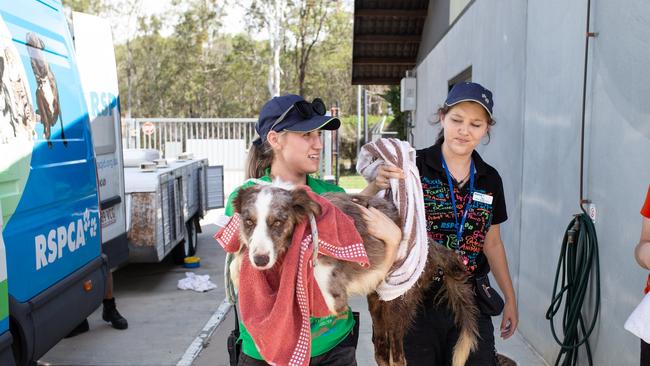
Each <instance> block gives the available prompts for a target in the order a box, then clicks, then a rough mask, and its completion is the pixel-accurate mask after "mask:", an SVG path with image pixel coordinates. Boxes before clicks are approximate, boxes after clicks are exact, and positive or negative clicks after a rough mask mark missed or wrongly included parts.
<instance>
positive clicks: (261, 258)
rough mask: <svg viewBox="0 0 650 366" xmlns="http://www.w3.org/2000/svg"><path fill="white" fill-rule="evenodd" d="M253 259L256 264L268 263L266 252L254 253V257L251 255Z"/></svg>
mask: <svg viewBox="0 0 650 366" xmlns="http://www.w3.org/2000/svg"><path fill="white" fill-rule="evenodd" d="M253 261H254V262H255V265H256V266H258V267H264V266H266V265H267V264H269V256H268V254H261V255H255V257H253Z"/></svg>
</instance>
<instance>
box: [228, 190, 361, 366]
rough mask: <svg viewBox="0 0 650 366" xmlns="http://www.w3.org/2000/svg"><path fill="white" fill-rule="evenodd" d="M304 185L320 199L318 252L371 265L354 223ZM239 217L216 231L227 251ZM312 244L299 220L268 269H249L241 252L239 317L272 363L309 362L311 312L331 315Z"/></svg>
mask: <svg viewBox="0 0 650 366" xmlns="http://www.w3.org/2000/svg"><path fill="white" fill-rule="evenodd" d="M300 188H301V189H305V190H306V191H307V193H308V194H309V196H310V198H311V199H313V200H314V201H316V202H318V203H319V204H320V205H321V208H322V214H321V216H320V217H317V218H316V226H317V228H318V244H319V245H318V254H319V255H327V256H330V257H333V258H337V259H340V260H345V261H352V262H357V263H359V264H360V265H362V266H364V267H367V266H369V265H370V263H369V261H368V256H367V254H366V250H365V247H364V246H363V242H362V239H361V236H360V235H359V232H357V230H356V228H355V226H354V221H353V220H352V219H351V218H350V217H348V216H347V215H345V214H344V213H343V212H341V211H340V210H339V209H338V208H337V207H336V206H334V205H333V204H332V203H331V202H329V201H328V200H326V199H325V198H323V197H320V196H319V195H317V194H315V193H313V192H312V191H311V189H309V187H300ZM238 233H239V215H237V214H235V216H233V218H232V219H231V220H230V222H229V223H228V224H227V225H226V226H225V227H224V228H223V229H222V230H221V231H219V232H218V233H217V234H216V235H215V239H216V240H217V242H219V244H220V245H221V246H222V247H223V248H224V249H225V250H226V251H227V252H231V253H235V252H238V251H239V248H240V243H239V238H238ZM312 252H313V243H312V236H311V230H310V228H309V226H308V220H307V219H306V218H305V220H303V222H301V223H300V224H298V225H297V226H296V228H295V230H294V233H293V240H292V243H291V246H290V248H289V249H288V250H287V252H286V253H285V255H284V257H283V258H281V259H280V260H278V262H277V263H276V264H275V266H274V267H273V268H271V269H269V270H266V271H258V270H256V269H255V268H253V266H252V264H251V263H250V261H249V259H248V253H247V252H244V253H243V254H244V259H243V261H242V266H241V274H240V276H239V278H240V282H239V307H240V310H241V315H242V321H243V322H244V325H245V326H246V329H247V330H248V332H249V333H250V334H251V336H252V337H253V340H254V341H255V345H256V346H257V349H258V350H259V351H260V354H261V355H262V357H264V360H265V361H266V362H267V363H269V364H271V365H290V366H307V365H309V358H310V354H311V332H310V323H309V319H310V315H311V316H315V317H325V316H328V315H331V314H330V312H329V310H328V309H327V305H326V303H325V300H324V299H323V295H322V294H321V292H320V289H319V288H318V285H317V283H316V280H315V278H314V269H313V262H312V260H313V259H312V254H313V253H312Z"/></svg>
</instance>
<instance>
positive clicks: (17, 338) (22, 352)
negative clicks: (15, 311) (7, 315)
mask: <svg viewBox="0 0 650 366" xmlns="http://www.w3.org/2000/svg"><path fill="white" fill-rule="evenodd" d="M9 332H10V333H11V338H12V340H11V351H12V353H13V355H14V360H15V361H16V365H18V366H23V365H24V366H31V365H32V364H33V363H32V362H28V361H27V355H26V352H27V350H26V349H25V347H24V346H23V339H22V337H21V335H20V330H19V329H18V324H16V322H15V321H14V320H13V319H10V320H9Z"/></svg>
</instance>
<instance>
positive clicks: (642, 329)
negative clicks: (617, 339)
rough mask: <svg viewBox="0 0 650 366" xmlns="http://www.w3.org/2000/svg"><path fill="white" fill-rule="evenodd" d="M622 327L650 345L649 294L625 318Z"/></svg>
mask: <svg viewBox="0 0 650 366" xmlns="http://www.w3.org/2000/svg"><path fill="white" fill-rule="evenodd" d="M624 327H625V329H627V330H628V331H630V332H631V333H632V334H634V335H635V336H637V337H639V338H641V339H643V340H644V341H645V342H646V343H650V292H649V293H647V294H646V295H645V297H644V298H643V300H641V303H640V304H639V306H637V307H636V309H634V311H633V312H632V314H631V315H630V317H629V318H627V321H626V322H625V326H624Z"/></svg>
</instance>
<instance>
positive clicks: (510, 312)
mask: <svg viewBox="0 0 650 366" xmlns="http://www.w3.org/2000/svg"><path fill="white" fill-rule="evenodd" d="M518 324H519V314H518V311H517V302H516V301H515V300H507V299H506V304H505V306H504V308H503V317H502V319H501V338H503V339H504V340H505V339H508V338H510V337H512V335H513V334H515V330H517V325H518Z"/></svg>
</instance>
